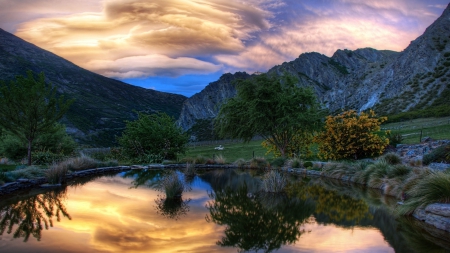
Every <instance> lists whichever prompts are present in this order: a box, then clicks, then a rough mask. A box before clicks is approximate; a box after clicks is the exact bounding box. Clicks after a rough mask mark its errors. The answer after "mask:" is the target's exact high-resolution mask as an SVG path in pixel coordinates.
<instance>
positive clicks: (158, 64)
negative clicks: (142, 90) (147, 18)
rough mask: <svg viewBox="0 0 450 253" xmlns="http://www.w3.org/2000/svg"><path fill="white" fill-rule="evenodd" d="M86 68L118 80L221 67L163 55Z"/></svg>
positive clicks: (97, 62) (100, 62)
mask: <svg viewBox="0 0 450 253" xmlns="http://www.w3.org/2000/svg"><path fill="white" fill-rule="evenodd" d="M87 66H88V68H89V69H92V70H94V71H95V72H98V73H101V74H104V75H107V76H111V77H116V78H120V79H122V78H136V77H149V76H172V77H173V76H180V75H185V74H192V73H194V74H203V73H211V72H216V71H218V70H219V69H220V67H221V66H219V65H214V64H211V63H209V62H205V61H200V60H197V59H194V58H188V57H179V58H170V57H167V56H165V55H146V56H131V57H124V58H120V59H118V60H115V61H109V60H94V61H91V62H89V63H88V64H87Z"/></svg>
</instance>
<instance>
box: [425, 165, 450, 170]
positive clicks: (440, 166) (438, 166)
mask: <svg viewBox="0 0 450 253" xmlns="http://www.w3.org/2000/svg"><path fill="white" fill-rule="evenodd" d="M428 167H429V168H430V169H433V170H447V169H450V164H446V163H430V164H429V165H428Z"/></svg>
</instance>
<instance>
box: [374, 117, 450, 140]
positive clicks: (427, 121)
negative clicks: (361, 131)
mask: <svg viewBox="0 0 450 253" xmlns="http://www.w3.org/2000/svg"><path fill="white" fill-rule="evenodd" d="M382 128H383V129H389V130H391V131H392V132H393V133H399V134H401V135H402V136H403V141H402V143H403V144H415V143H420V137H421V136H422V138H423V137H430V138H432V139H435V140H439V139H450V117H442V118H421V119H413V120H408V121H403V122H396V123H389V124H385V125H383V126H382Z"/></svg>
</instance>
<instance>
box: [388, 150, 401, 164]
mask: <svg viewBox="0 0 450 253" xmlns="http://www.w3.org/2000/svg"><path fill="white" fill-rule="evenodd" d="M383 159H384V160H385V161H386V162H387V163H389V164H391V165H396V164H400V163H402V159H401V158H400V156H399V155H397V154H396V153H393V152H391V153H387V154H385V155H384V156H383Z"/></svg>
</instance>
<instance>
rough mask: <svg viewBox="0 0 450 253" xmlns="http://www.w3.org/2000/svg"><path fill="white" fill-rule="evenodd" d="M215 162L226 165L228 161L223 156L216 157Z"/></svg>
mask: <svg viewBox="0 0 450 253" xmlns="http://www.w3.org/2000/svg"><path fill="white" fill-rule="evenodd" d="M214 162H215V163H216V164H225V163H226V159H225V157H223V155H217V156H215V157H214Z"/></svg>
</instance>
